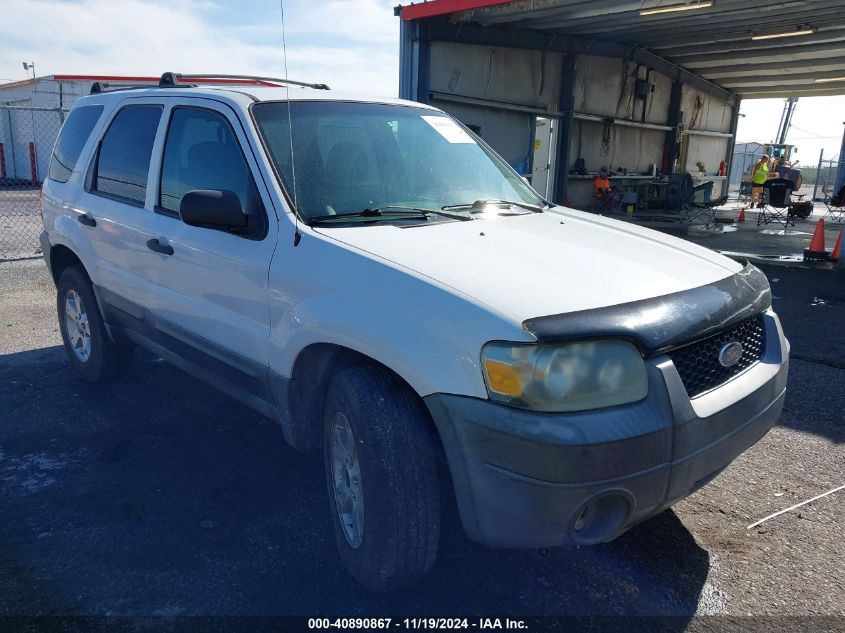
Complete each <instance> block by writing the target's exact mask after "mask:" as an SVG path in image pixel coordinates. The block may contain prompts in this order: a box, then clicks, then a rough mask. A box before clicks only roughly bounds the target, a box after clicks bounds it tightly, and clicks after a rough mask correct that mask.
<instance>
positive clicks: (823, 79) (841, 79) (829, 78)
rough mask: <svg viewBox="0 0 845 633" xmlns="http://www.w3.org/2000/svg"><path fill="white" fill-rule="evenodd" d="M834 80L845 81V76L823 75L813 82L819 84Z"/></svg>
mask: <svg viewBox="0 0 845 633" xmlns="http://www.w3.org/2000/svg"><path fill="white" fill-rule="evenodd" d="M834 81H845V77H823V78H821V79H814V80H813V82H814V83H817V84H830V83H833V82H834Z"/></svg>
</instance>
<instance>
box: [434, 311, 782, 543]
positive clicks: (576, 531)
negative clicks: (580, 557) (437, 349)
mask: <svg viewBox="0 0 845 633" xmlns="http://www.w3.org/2000/svg"><path fill="white" fill-rule="evenodd" d="M764 322H765V327H766V340H767V341H768V342H767V346H766V351H765V353H764V355H763V357H762V359H761V362H759V363H757V364H756V365H754V366H752V367H751V368H749V369H748V370H746V371H745V372H743V373H742V374H740V375H738V376H736V377H735V378H733V379H732V380H730V381H728V382H727V383H725V384H723V385H721V386H720V387H718V388H716V389H714V390H712V391H710V392H708V393H706V394H703V395H701V396H699V397H696V398H693V399H690V398H689V397H688V396H687V393H686V391H685V389H684V386H683V383H682V382H681V378H680V376H679V375H678V372H677V370H676V369H675V366H674V364H673V363H672V361H671V360H670V359H669V357H668V356H666V355H661V356H658V357H655V358H652V359H650V360H649V361H647V368H648V374H649V392H648V396H647V397H646V398H645V399H644V400H643V401H641V402H638V403H634V404H631V405H625V406H620V407H613V408H610V409H603V410H597V411H588V412H582V413H567V414H547V413H535V412H530V411H522V410H518V409H513V408H509V407H505V406H502V405H498V404H494V403H492V402H490V401H487V400H480V399H477V398H469V397H464V396H455V395H445V394H435V395H431V396H428V397H426V398H425V402H426V404H427V406H428V408H429V411H430V412H431V414H432V417H433V419H434V421H435V424H436V425H437V427H438V430H439V432H440V436H441V438H442V440H443V444H444V448H445V450H446V456H447V459H448V461H449V467H450V470H451V474H452V480H453V483H454V486H455V493H456V496H457V500H458V507H459V511H460V515H461V520H462V523H463V525H464V529H465V530H466V532H467V535H468V536H469V537H470V538H471V539H472V540H474V541H477V542H479V543H483V544H486V545H489V546H493V547H523V548H529V547H545V546H556V545H565V544H591V543H598V542H604V541H609V540H612V539H613V538H615V537H617V536H618V535H619V534H621V533H622V532H624V531H625V530H627V529H628V528H630V527H631V526H633V525H635V524H636V523H639V522H640V521H643V520H645V519H647V518H649V517H651V516H653V515H654V514H656V513H658V512H660V511H662V510H663V509H665V508H667V507H669V506H670V505H672V504H673V503H674V502H676V501H678V500H680V499H682V498H683V497H685V496H687V495H689V494H690V493H692V492H694V491H695V490H697V489H698V488H700V487H701V486H703V485H704V484H705V483H707V482H708V481H710V480H711V479H712V478H713V477H715V476H716V475H717V474H718V473H719V472H720V471H721V470H722V469H723V468H724V467H725V466H727V465H728V464H729V463H730V462H731V461H732V460H733V459H734V458H736V457H737V456H738V455H739V454H740V453H742V452H743V451H745V450H746V449H747V448H748V447H750V446H751V445H753V444H754V443H755V442H757V441H758V440H759V439H760V438H761V437H763V435H765V434H766V432H767V431H768V430H769V429H770V428H771V427H772V426H773V425H774V424H775V422H776V421H777V419H778V417H779V416H780V412H781V409H782V407H783V400H784V394H785V389H786V376H787V370H788V358H789V344H788V343H787V341H786V339H785V338H784V336H783V331H782V329H781V327H780V323H779V321H778V319H777V317H776V316H775V314H774V313H773V312H772V311H771V310H769V311H768V312H766V313H765V315H764Z"/></svg>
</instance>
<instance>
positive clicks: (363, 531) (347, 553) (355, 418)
mask: <svg viewBox="0 0 845 633" xmlns="http://www.w3.org/2000/svg"><path fill="white" fill-rule="evenodd" d="M323 421H324V433H323V455H324V463H325V470H326V481H327V484H328V492H329V503H330V507H331V517H332V524H333V525H334V531H335V537H336V540H337V546H338V550H339V553H340V558H341V560H342V561H343V564H344V566H345V567H346V569H347V570H348V571H349V573H350V574H351V575H352V576H353V577H354V578H355V579H356V580H357V581H358V582H360V583H361V584H362V585H363V586H364V587H366V588H367V589H370V590H372V591H390V590H393V589H399V588H401V587H406V586H408V585H411V584H413V583H415V582H416V581H418V580H419V579H420V578H422V577H423V576H424V575H425V574H426V573H428V571H429V570H430V569H431V567H432V566H433V565H434V561H435V559H436V558H437V550H438V546H439V541H440V525H441V517H440V515H441V512H440V493H439V488H438V484H439V482H438V477H437V455H438V452H437V446H438V444H437V439H436V437H435V435H434V431H433V429H432V428H431V425H430V423H429V418H428V412H427V411H426V409H425V406H424V405H423V403H422V402H421V401H420V399H419V398H418V397H417V395H416V394H415V393H413V392H412V391H411V389H410V388H409V387H408V386H407V385H405V384H404V383H403V382H402V381H401V380H399V379H398V378H397V377H396V376H395V375H394V374H392V373H391V372H390V371H388V370H386V369H384V368H381V367H375V366H363V367H350V368H348V369H344V370H341V371H340V372H338V374H336V376H335V377H334V379H333V380H332V381H331V383H330V386H329V389H328V391H327V393H326V397H325V402H324V415H323ZM346 429H348V430H349V431H351V434H350V435H347V431H346ZM344 436H345V437H346V441H345V443H344V442H342V441H341V438H342V437H344ZM344 445H347V446H350V447H354V448H353V449H351V450H344V449H343V448H342V446H344ZM344 458H348V459H344ZM350 460H351V463H350ZM335 473H337V475H338V480H339V481H341V482H342V481H343V480H345V481H346V482H347V484H346V486H344V485H343V484H342V483H340V484H338V486H336V485H335ZM356 477H357V483H356V481H355V480H356ZM344 487H345V488H346V489H347V491H348V492H350V493H352V494H353V501H352V502H351V503H349V502H348V503H341V502H340V500H341V499H342V498H345V497H344V495H343V494H342V492H341V491H342V490H343V489H344ZM339 504H340V505H341V507H342V509H343V510H344V512H345V519H342V518H341V512H339V511H338V505H339ZM350 506H351V509H350ZM356 511H357V514H356ZM344 524H345V525H346V527H344ZM356 526H357V528H358V529H356Z"/></svg>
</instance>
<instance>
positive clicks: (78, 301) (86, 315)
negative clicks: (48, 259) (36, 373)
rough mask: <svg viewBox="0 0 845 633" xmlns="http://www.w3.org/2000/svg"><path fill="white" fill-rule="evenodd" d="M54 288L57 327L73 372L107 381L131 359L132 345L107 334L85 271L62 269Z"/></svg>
mask: <svg viewBox="0 0 845 633" xmlns="http://www.w3.org/2000/svg"><path fill="white" fill-rule="evenodd" d="M56 288H57V293H56V310H57V312H58V317H59V329H60V330H61V333H62V341H64V347H65V352H66V353H67V355H68V358H69V359H70V362H71V364H72V365H73V366H74V368H75V369H76V371H77V372H78V373H79V375H80V376H81V377H82V379H83V380H85V381H86V382H92V383H96V382H108V381H110V380H113V379H114V378H116V377H118V376H119V375H121V374H122V373H123V372H124V371H125V370H126V368H127V366H128V365H129V362H130V360H131V358H132V347H131V346H129V345H119V344H117V343H115V342H114V341H113V340H112V339H111V337H110V336H109V333H108V332H107V331H106V326H105V324H104V323H103V317H102V315H101V314H100V309H99V307H98V306H97V300H96V298H95V297H94V289H93V287H92V286H91V281H90V280H89V279H88V275H87V274H86V273H85V270H84V269H83V268H82V267H81V266H70V267H68V268H66V269H65V270H64V272H62V274H61V276H60V277H59V282H58V284H57V285H56ZM80 334H81V335H82V336H80ZM85 335H87V345H86V341H85V338H86V336H85Z"/></svg>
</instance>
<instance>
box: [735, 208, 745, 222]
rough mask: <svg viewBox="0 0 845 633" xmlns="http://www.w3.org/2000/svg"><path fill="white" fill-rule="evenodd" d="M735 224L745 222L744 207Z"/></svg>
mask: <svg viewBox="0 0 845 633" xmlns="http://www.w3.org/2000/svg"><path fill="white" fill-rule="evenodd" d="M737 222H745V207H742V209H740V211H739V218H737Z"/></svg>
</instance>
